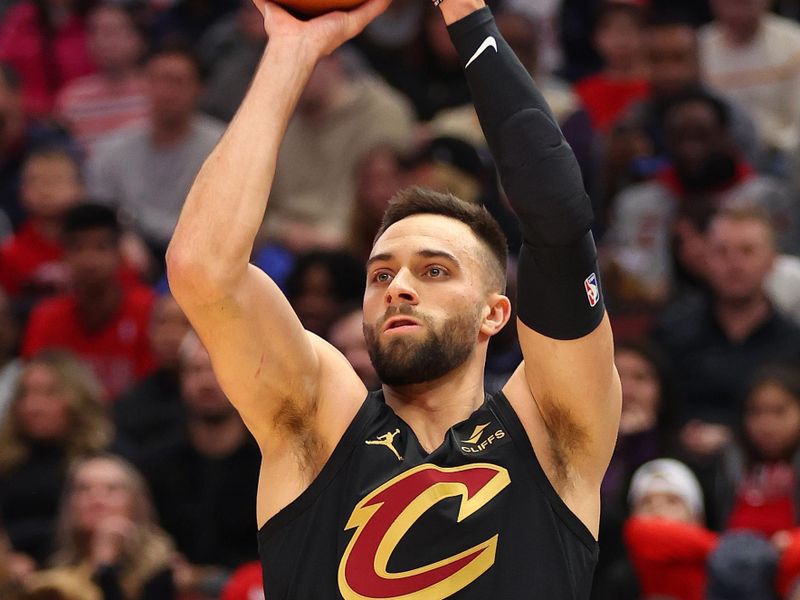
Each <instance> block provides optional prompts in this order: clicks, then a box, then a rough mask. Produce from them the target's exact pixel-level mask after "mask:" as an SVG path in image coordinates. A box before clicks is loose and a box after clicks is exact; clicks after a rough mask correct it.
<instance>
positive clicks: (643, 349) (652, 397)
mask: <svg viewBox="0 0 800 600" xmlns="http://www.w3.org/2000/svg"><path fill="white" fill-rule="evenodd" d="M614 361H615V363H616V365H617V370H618V371H619V376H620V380H621V381H622V419H621V421H620V431H619V438H618V439H617V447H616V449H615V450H614V456H613V457H612V459H611V464H610V466H609V468H608V471H606V476H605V478H604V479H603V485H602V487H601V493H602V494H603V499H604V505H605V508H606V509H608V510H611V509H622V508H623V507H624V506H625V505H626V504H627V497H626V493H627V486H628V484H629V482H630V478H631V477H632V476H633V472H634V471H635V470H636V469H638V468H639V467H640V466H642V465H643V464H644V463H646V462H648V461H651V460H654V459H655V458H657V457H659V456H664V455H665V454H667V453H669V452H672V451H674V450H675V448H674V442H675V440H674V439H672V438H671V436H672V435H674V434H675V430H674V427H675V426H676V423H675V417H676V414H675V413H676V406H675V400H676V399H675V397H674V395H673V394H672V391H671V388H672V384H671V381H670V373H669V370H668V367H667V360H666V357H665V356H664V355H663V354H662V353H661V352H660V350H659V348H658V347H656V346H654V345H653V344H651V343H649V342H647V341H645V340H629V341H622V342H619V343H617V347H616V351H615V353H614Z"/></svg>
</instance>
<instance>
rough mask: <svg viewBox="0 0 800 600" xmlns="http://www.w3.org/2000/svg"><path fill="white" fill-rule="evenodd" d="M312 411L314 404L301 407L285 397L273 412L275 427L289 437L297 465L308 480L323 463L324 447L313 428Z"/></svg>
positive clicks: (315, 474) (314, 475)
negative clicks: (279, 406) (276, 410)
mask: <svg viewBox="0 0 800 600" xmlns="http://www.w3.org/2000/svg"><path fill="white" fill-rule="evenodd" d="M314 412H315V405H314V404H310V405H309V406H305V407H303V406H298V404H297V402H295V401H293V400H289V399H286V400H284V401H283V402H282V406H281V409H280V410H279V411H278V412H277V413H276V414H275V428H276V430H278V431H280V432H282V433H283V434H284V435H288V436H289V437H290V438H291V443H292V448H293V452H294V454H295V456H296V458H297V463H298V466H299V467H300V470H301V471H302V473H303V474H304V475H305V476H306V478H307V479H308V481H311V480H313V479H314V478H315V477H316V476H317V475H318V474H319V472H320V470H321V469H322V466H323V464H324V458H323V449H324V448H323V444H322V440H321V439H320V437H319V435H318V434H317V432H316V430H315V428H314V418H313V417H314Z"/></svg>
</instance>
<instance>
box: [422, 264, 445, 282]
mask: <svg viewBox="0 0 800 600" xmlns="http://www.w3.org/2000/svg"><path fill="white" fill-rule="evenodd" d="M425 274H426V275H427V276H428V277H431V278H433V279H439V278H440V277H444V276H445V275H447V270H445V269H444V268H443V267H435V266H434V267H428V270H427V271H425Z"/></svg>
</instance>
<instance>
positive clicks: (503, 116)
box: [445, 0, 605, 339]
mask: <svg viewBox="0 0 800 600" xmlns="http://www.w3.org/2000/svg"><path fill="white" fill-rule="evenodd" d="M445 1H446V0H445ZM448 29H449V32H450V37H451V39H452V40H453V44H454V45H455V47H456V49H457V51H458V54H459V56H460V57H461V61H462V64H463V65H464V67H465V73H466V77H467V82H468V84H469V87H470V90H471V92H472V98H473V102H474V104H475V109H476V111H477V113H478V118H479V120H480V123H481V127H482V129H483V132H484V135H485V136H486V141H487V142H488V144H489V148H490V150H491V152H492V155H493V156H494V159H495V162H496V163H497V168H498V171H499V174H500V180H501V182H502V184H503V188H504V189H505V191H506V194H507V196H508V199H509V201H510V203H511V207H512V208H513V209H514V212H515V213H516V215H517V217H518V219H519V221H520V225H521V227H522V233H523V237H524V244H523V248H522V251H521V253H520V265H519V277H518V288H519V290H518V300H517V305H518V314H519V317H520V319H521V320H522V322H523V323H525V324H526V325H527V326H528V327H530V328H531V329H534V330H535V331H538V332H539V333H541V334H543V335H546V336H548V337H552V338H555V339H577V338H580V337H584V336H585V335H588V334H589V333H591V332H592V331H593V330H594V329H595V328H596V327H597V326H598V325H599V324H600V322H601V321H602V319H603V316H604V314H605V309H604V306H603V301H602V293H601V289H600V280H599V275H598V270H597V249H596V247H595V244H594V238H593V236H592V233H591V231H590V227H591V223H592V220H593V215H592V208H591V202H590V200H589V198H588V196H587V195H586V192H585V190H584V187H583V180H582V177H581V173H580V168H579V166H578V162H577V160H576V159H575V155H574V153H573V152H572V148H570V146H569V144H568V143H567V141H566V140H565V139H564V136H563V134H562V133H561V130H560V128H559V127H558V124H557V122H556V120H555V117H554V116H553V113H552V112H551V111H550V108H549V107H548V106H547V102H546V101H545V99H544V97H543V96H542V94H541V92H540V91H539V90H538V89H537V87H536V85H535V84H534V82H533V79H532V78H531V76H530V74H529V73H528V71H527V70H526V69H525V67H523V66H522V64H521V63H520V62H519V60H518V59H517V57H516V56H515V55H514V52H513V51H512V50H511V48H510V47H509V45H508V44H507V43H506V41H505V40H504V39H503V37H502V36H501V35H500V32H499V31H498V29H497V26H496V24H495V22H494V17H493V16H492V13H491V12H490V10H489V9H488V8H483V9H480V10H478V11H476V12H474V13H472V14H470V15H469V16H467V17H465V18H463V19H461V20H459V21H457V22H455V23H453V24H452V25H450V27H449V28H448Z"/></svg>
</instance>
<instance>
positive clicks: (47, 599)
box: [11, 569, 104, 600]
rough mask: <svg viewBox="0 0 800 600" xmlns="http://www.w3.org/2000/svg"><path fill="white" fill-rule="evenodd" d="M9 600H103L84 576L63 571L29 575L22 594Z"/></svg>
mask: <svg viewBox="0 0 800 600" xmlns="http://www.w3.org/2000/svg"><path fill="white" fill-rule="evenodd" d="M11 600H104V599H103V597H102V593H101V591H100V588H98V587H97V586H96V585H95V584H94V583H93V582H92V581H91V580H90V579H89V578H88V577H87V576H86V575H84V574H83V573H77V572H75V571H71V570H65V569H49V570H47V571H39V572H37V573H34V574H33V575H31V577H30V578H28V581H27V582H26V585H25V590H24V592H20V595H19V596H14V597H13V598H12V599H11Z"/></svg>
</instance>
